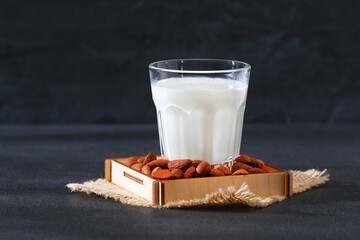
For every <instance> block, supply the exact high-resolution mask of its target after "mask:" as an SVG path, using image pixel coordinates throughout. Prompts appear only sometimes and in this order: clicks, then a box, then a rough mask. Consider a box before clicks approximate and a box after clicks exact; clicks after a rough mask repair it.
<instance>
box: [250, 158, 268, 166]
mask: <svg viewBox="0 0 360 240" xmlns="http://www.w3.org/2000/svg"><path fill="white" fill-rule="evenodd" d="M249 165H251V166H253V167H257V168H261V167H263V166H265V163H264V162H263V161H261V160H260V159H254V158H252V159H251V162H250V163H249Z"/></svg>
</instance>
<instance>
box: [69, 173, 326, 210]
mask: <svg viewBox="0 0 360 240" xmlns="http://www.w3.org/2000/svg"><path fill="white" fill-rule="evenodd" d="M291 172H292V173H293V177H294V179H293V192H294V194H297V193H301V192H304V191H306V190H309V189H310V188H312V187H317V186H319V185H321V184H324V183H325V182H327V181H328V180H329V178H330V175H329V174H328V173H327V171H326V169H325V170H324V171H318V170H315V169H309V170H307V171H297V170H291ZM66 186H67V187H68V188H69V189H70V190H71V191H72V192H85V193H87V194H90V193H94V194H96V195H99V196H102V197H104V198H112V199H114V200H116V201H119V202H121V203H124V204H130V205H134V206H142V207H155V208H182V207H194V206H213V205H217V206H218V205H231V204H241V205H248V206H251V207H266V206H269V205H271V204H273V203H276V202H281V201H282V200H284V199H285V198H286V197H284V196H271V197H261V196H256V195H255V194H253V193H252V192H250V190H249V187H248V186H247V184H246V183H244V184H243V185H242V186H241V187H240V188H239V189H235V187H233V186H230V187H228V188H227V189H221V188H220V189H219V190H218V191H217V192H214V193H211V194H207V195H206V196H205V197H204V198H197V199H192V200H186V201H184V200H182V201H176V202H169V203H167V204H166V205H164V206H161V207H159V206H154V205H152V204H151V202H149V201H147V200H145V199H143V198H141V197H139V196H137V195H135V194H133V193H131V192H129V191H127V190H125V189H123V188H121V187H119V186H117V185H115V184H113V183H110V182H108V181H106V180H105V179H101V178H99V179H97V180H95V181H87V182H84V183H69V184H67V185H66Z"/></svg>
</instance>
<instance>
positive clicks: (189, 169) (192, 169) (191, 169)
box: [184, 166, 195, 178]
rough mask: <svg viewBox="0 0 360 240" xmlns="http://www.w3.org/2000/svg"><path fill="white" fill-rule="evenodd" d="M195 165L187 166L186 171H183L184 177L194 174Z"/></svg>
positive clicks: (190, 176)
mask: <svg viewBox="0 0 360 240" xmlns="http://www.w3.org/2000/svg"><path fill="white" fill-rule="evenodd" d="M194 172H195V167H193V166H191V167H189V168H188V169H187V170H186V172H185V173H184V178H192V177H193V176H194Z"/></svg>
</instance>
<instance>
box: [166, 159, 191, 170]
mask: <svg viewBox="0 0 360 240" xmlns="http://www.w3.org/2000/svg"><path fill="white" fill-rule="evenodd" d="M191 163H192V161H191V160H190V159H178V160H172V161H170V162H169V163H168V168H169V169H170V171H171V170H174V169H186V168H188V167H190V166H191Z"/></svg>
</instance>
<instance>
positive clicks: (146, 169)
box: [141, 165, 151, 176]
mask: <svg viewBox="0 0 360 240" xmlns="http://www.w3.org/2000/svg"><path fill="white" fill-rule="evenodd" d="M141 172H142V173H143V174H145V175H148V176H150V175H151V168H150V167H149V166H148V165H144V166H143V167H142V168H141Z"/></svg>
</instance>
